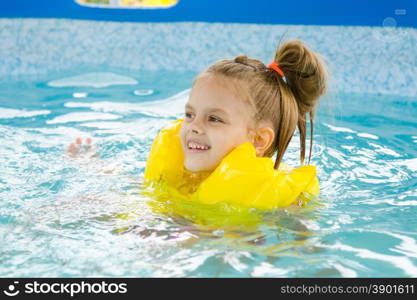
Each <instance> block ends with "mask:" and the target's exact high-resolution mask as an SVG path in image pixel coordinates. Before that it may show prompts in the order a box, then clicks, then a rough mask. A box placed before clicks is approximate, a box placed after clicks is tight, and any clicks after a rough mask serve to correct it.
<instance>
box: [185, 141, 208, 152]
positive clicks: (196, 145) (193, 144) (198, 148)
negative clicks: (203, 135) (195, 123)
mask: <svg viewBox="0 0 417 300" xmlns="http://www.w3.org/2000/svg"><path fill="white" fill-rule="evenodd" d="M210 148H211V147H210V146H209V145H206V144H204V143H201V142H199V141H196V140H188V142H187V150H188V152H193V153H201V152H204V151H207V150H210Z"/></svg>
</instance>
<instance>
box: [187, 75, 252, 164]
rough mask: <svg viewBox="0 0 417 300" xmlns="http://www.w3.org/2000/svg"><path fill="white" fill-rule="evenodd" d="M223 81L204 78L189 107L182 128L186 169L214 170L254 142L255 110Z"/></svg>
mask: <svg viewBox="0 0 417 300" xmlns="http://www.w3.org/2000/svg"><path fill="white" fill-rule="evenodd" d="M221 80H222V79H221V78H219V77H216V76H213V75H207V76H203V77H200V78H199V79H198V80H197V81H196V83H195V85H194V86H193V88H192V90H191V93H190V97H189V99H188V102H187V104H186V106H185V118H184V122H183V124H182V126H181V131H180V136H181V146H182V149H183V151H184V167H185V168H186V169H187V170H189V171H191V172H201V171H212V170H214V169H215V168H216V167H217V166H218V165H219V163H220V162H221V160H222V159H223V158H224V157H225V156H226V155H227V154H228V153H229V152H230V151H231V150H233V149H234V148H235V147H237V146H239V145H241V144H243V143H244V142H248V141H251V130H250V129H249V128H250V125H251V108H250V106H249V105H248V104H247V103H245V102H244V101H243V100H241V99H238V98H237V96H236V95H235V94H234V93H233V92H232V91H231V89H230V87H228V86H227V85H226V84H225V83H224V82H222V81H221Z"/></svg>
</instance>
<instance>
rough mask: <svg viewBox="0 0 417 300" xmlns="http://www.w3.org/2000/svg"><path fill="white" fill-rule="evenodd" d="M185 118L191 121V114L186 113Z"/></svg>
mask: <svg viewBox="0 0 417 300" xmlns="http://www.w3.org/2000/svg"><path fill="white" fill-rule="evenodd" d="M185 117H186V118H187V119H191V118H192V117H193V114H192V113H188V112H186V113H185Z"/></svg>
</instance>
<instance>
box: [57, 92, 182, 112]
mask: <svg viewBox="0 0 417 300" xmlns="http://www.w3.org/2000/svg"><path fill="white" fill-rule="evenodd" d="M189 93H190V89H186V90H184V91H181V92H179V93H178V94H175V95H174V96H171V97H169V98H166V99H162V100H156V101H148V102H142V103H128V102H109V101H102V102H90V103H86V102H74V101H71V102H66V103H65V104H64V106H65V107H70V108H83V107H84V108H90V109H91V110H94V111H99V112H107V113H108V112H112V113H121V114H130V113H141V114H145V115H151V116H163V117H170V116H178V115H180V114H183V113H184V107H185V104H186V102H187V100H188V96H189Z"/></svg>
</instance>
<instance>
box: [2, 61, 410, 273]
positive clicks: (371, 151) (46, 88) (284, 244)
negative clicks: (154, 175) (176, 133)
mask: <svg viewBox="0 0 417 300" xmlns="http://www.w3.org/2000/svg"><path fill="white" fill-rule="evenodd" d="M101 71H102V72H101ZM101 71H100V70H97V69H94V72H93V73H92V72H91V70H84V69H83V70H71V71H67V72H61V73H49V74H48V75H45V76H44V77H42V78H41V77H39V76H37V77H36V78H31V77H29V76H27V77H24V76H23V77H22V76H21V77H19V78H17V79H13V80H3V81H2V82H1V83H0V276H3V277H4V276H10V277H24V276H25V277H55V276H66V277H74V276H77V277H84V276H88V277H91V276H98V277H101V276H104V277H105V276H122V277H123V276H129V277H131V276H134V277H183V276H187V277H416V276H417V243H416V238H417V230H416V229H417V221H416V218H415V216H416V214H417V176H416V174H417V147H416V146H417V118H416V117H415V116H416V115H417V102H416V101H415V99H412V98H407V97H400V96H390V95H377V94H370V95H365V94H352V93H349V94H343V93H340V92H338V93H336V92H333V93H332V92H331V93H329V94H328V95H327V96H326V98H325V99H323V101H322V103H321V104H320V107H319V111H318V114H317V117H316V127H315V135H314V141H315V146H314V154H313V160H312V162H313V164H315V165H316V166H317V169H318V176H319V179H320V182H321V195H320V198H319V199H318V200H317V201H315V202H314V203H313V204H312V205H310V206H308V207H307V208H305V209H298V208H289V209H283V210H278V211H276V212H273V213H267V214H265V215H264V216H263V221H262V222H260V223H259V224H256V225H253V224H252V225H250V226H245V224H242V225H241V226H214V225H210V224H207V225H198V224H193V223H192V222H190V221H188V220H186V219H184V218H180V217H178V216H172V215H164V214H158V213H156V212H153V211H152V210H151V209H150V207H149V205H148V204H147V201H148V200H149V199H146V198H145V197H144V196H142V195H141V194H140V182H141V180H142V176H143V172H144V168H145V164H146V158H147V153H148V151H149V150H150V146H151V144H152V141H153V138H154V137H155V135H156V133H157V132H158V130H159V129H160V128H162V127H163V126H164V125H165V124H167V123H168V122H169V121H170V120H174V119H176V118H178V117H181V116H182V113H183V105H184V103H185V101H186V100H187V97H188V94H189V89H190V87H191V84H192V80H193V77H194V76H195V75H196V73H194V72H186V71H184V72H167V71H152V72H151V71H149V72H145V71H143V72H132V71H129V70H126V69H115V68H103V70H101ZM78 136H81V137H83V138H84V137H88V136H89V137H92V138H93V143H94V145H95V147H96V148H97V155H98V157H92V158H89V157H88V156H80V157H76V158H71V157H69V156H68V155H67V154H66V152H65V149H66V147H67V146H68V144H69V143H70V142H72V141H74V139H75V138H76V137H78ZM298 146H299V144H298V136H295V138H294V139H293V141H292V142H291V144H290V148H289V150H288V153H287V154H286V155H285V157H284V159H285V161H286V162H287V163H289V164H290V165H293V166H296V165H297V164H298V155H299V153H298Z"/></svg>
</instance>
